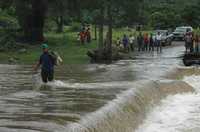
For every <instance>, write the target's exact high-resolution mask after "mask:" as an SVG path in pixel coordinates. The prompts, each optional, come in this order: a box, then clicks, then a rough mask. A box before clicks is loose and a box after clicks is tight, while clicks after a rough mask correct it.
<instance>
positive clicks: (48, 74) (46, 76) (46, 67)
mask: <svg viewBox="0 0 200 132" xmlns="http://www.w3.org/2000/svg"><path fill="white" fill-rule="evenodd" d="M48 48H49V47H48V45H47V44H43V45H42V49H43V54H42V55H41V56H40V60H39V61H38V63H37V64H36V65H35V66H34V70H35V71H37V70H38V68H39V67H40V65H41V66H42V68H41V70H42V71H41V77H42V81H43V82H44V83H47V82H48V81H50V82H51V81H53V79H54V65H55V60H54V58H53V56H52V55H50V54H49V50H48Z"/></svg>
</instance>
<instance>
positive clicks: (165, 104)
mask: <svg viewBox="0 0 200 132" xmlns="http://www.w3.org/2000/svg"><path fill="white" fill-rule="evenodd" d="M183 80H184V81H185V82H186V83H188V84H189V85H191V86H192V87H193V88H194V89H195V91H196V93H186V94H177V95H171V96H168V97H167V98H166V99H163V100H162V101H161V104H160V105H159V106H157V107H155V108H153V109H152V110H151V112H150V113H149V114H148V116H147V118H146V119H145V120H144V122H143V124H142V125H140V126H139V128H138V129H137V130H133V131H134V132H199V131H200V76H189V77H185V78H184V79H183Z"/></svg>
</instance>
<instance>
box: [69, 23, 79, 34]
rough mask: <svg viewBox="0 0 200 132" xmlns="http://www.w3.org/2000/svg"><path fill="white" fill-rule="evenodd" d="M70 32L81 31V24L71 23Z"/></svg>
mask: <svg viewBox="0 0 200 132" xmlns="http://www.w3.org/2000/svg"><path fill="white" fill-rule="evenodd" d="M70 30H71V31H74V32H78V31H80V30H81V24H80V23H77V22H74V23H72V24H71V27H70Z"/></svg>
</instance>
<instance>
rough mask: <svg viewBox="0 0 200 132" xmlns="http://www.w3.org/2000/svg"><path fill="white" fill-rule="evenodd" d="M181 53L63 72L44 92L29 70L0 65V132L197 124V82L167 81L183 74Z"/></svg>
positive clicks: (89, 131)
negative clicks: (171, 75) (178, 72)
mask: <svg viewBox="0 0 200 132" xmlns="http://www.w3.org/2000/svg"><path fill="white" fill-rule="evenodd" d="M183 51H184V47H183V46H182V45H177V46H174V47H173V48H165V49H164V50H163V53H162V54H159V53H156V52H154V53H150V52H149V53H141V54H135V55H134V57H135V59H134V60H126V61H119V62H116V63H114V64H112V65H96V64H91V65H66V66H61V67H58V68H57V70H56V81H55V82H53V83H50V84H48V85H47V86H45V87H43V86H41V83H40V80H39V78H38V75H39V74H33V73H32V68H31V66H19V65H0V90H1V92H0V132H133V131H137V132H147V131H148V132H156V131H155V130H157V131H158V130H163V131H162V132H165V131H166V132H168V131H169V132H172V131H173V130H176V128H177V131H178V130H180V131H181V130H184V129H183V128H184V126H185V127H186V126H187V125H188V126H189V125H190V124H192V123H194V122H196V123H197V124H198V120H200V118H198V117H199V116H198V108H199V107H198V105H197V104H196V103H198V101H199V100H200V99H199V97H198V83H197V82H198V80H200V78H198V76H191V77H186V78H184V79H183V81H181V80H180V81H175V80H171V79H169V78H168V79H166V78H167V74H168V73H170V72H173V71H175V69H177V68H182V69H184V67H183V66H181V59H180V58H179V57H180V56H181V55H182V54H183ZM190 82H193V83H192V84H191V83H190ZM195 82H196V83H195ZM187 99H188V100H187ZM184 102H185V103H184ZM153 106H155V107H153ZM174 106H175V107H174ZM176 107H177V110H176ZM184 107H185V108H184ZM182 108H184V109H183V110H182ZM195 111H196V113H195ZM176 112H177V113H176ZM164 113H165V114H164ZM167 114H169V116H166V115H167ZM179 114H180V115H179ZM184 114H185V115H184ZM181 115H184V117H183V118H179V117H178V116H181ZM193 117H194V118H193ZM173 119H174V122H176V123H177V124H175V123H174V124H173V122H171V121H170V120H173ZM175 119H177V120H175ZM185 121H188V122H189V121H191V122H189V123H188V124H184V122H185ZM178 123H179V124H178ZM197 124H196V125H195V124H193V125H195V126H197ZM170 126H171V127H170ZM179 126H180V127H179ZM165 127H166V129H164V128H165ZM136 128H137V129H136ZM179 128H180V129H179ZM194 128H195V127H194ZM190 130H197V127H196V128H195V129H192V128H191V129H190ZM173 132H174V131H173ZM181 132H182V131H181ZM183 132H185V131H183ZM188 132H190V131H188ZM192 132H193V131H192ZM195 132H196V131H195Z"/></svg>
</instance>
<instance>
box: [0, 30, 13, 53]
mask: <svg viewBox="0 0 200 132" xmlns="http://www.w3.org/2000/svg"><path fill="white" fill-rule="evenodd" d="M15 37H16V36H15V31H14V30H11V29H8V28H5V29H1V31H0V51H8V50H9V51H12V50H15V49H16V48H17V46H16V41H15Z"/></svg>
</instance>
